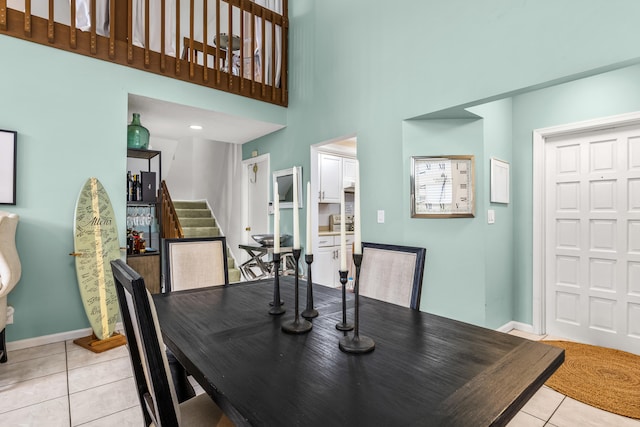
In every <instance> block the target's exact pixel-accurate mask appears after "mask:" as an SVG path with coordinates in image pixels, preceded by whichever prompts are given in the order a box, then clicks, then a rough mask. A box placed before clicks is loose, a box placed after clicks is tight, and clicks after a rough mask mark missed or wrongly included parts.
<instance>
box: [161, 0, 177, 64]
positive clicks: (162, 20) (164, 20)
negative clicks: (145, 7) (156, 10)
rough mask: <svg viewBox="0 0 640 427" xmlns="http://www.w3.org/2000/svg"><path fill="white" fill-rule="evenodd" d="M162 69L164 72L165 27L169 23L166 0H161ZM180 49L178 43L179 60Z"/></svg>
mask: <svg viewBox="0 0 640 427" xmlns="http://www.w3.org/2000/svg"><path fill="white" fill-rule="evenodd" d="M160 22H161V24H160V70H161V71H162V72H163V73H164V71H165V68H166V58H165V56H166V54H165V43H164V37H165V29H164V27H166V25H167V21H166V12H165V0H160ZM179 50H180V45H176V61H178V53H179Z"/></svg>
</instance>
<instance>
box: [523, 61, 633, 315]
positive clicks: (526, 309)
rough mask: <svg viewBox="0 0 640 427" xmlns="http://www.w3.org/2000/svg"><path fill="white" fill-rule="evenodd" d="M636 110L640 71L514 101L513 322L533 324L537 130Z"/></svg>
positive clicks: (589, 80)
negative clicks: (534, 200) (534, 162)
mask: <svg viewBox="0 0 640 427" xmlns="http://www.w3.org/2000/svg"><path fill="white" fill-rule="evenodd" d="M632 111H640V66H638V65H635V66H630V67H626V68H623V69H619V70H615V71H611V72H608V73H605V74H601V75H597V76H593V77H589V78H584V79H581V80H577V81H574V82H571V83H566V84H563V85H559V86H555V87H551V88H547V89H543V90H538V91H534V92H531V93H526V94H522V95H519V96H515V97H514V98H513V164H512V169H511V171H512V177H513V184H514V189H516V191H512V193H511V194H512V197H513V202H514V203H513V206H514V218H516V220H515V221H514V236H515V239H514V243H515V244H514V254H515V257H514V278H515V280H514V285H515V288H514V319H515V320H517V321H520V322H523V323H528V324H529V323H531V322H532V317H533V315H532V302H531V301H532V298H533V297H532V295H533V283H532V271H533V261H532V256H533V255H532V252H533V251H532V247H533V209H532V206H533V205H532V203H533V163H532V161H531V158H532V156H533V144H532V135H531V132H532V131H533V130H535V129H540V128H545V127H549V126H556V125H562V124H566V123H573V122H578V121H583V120H589V119H595V118H599V117H606V116H611V115H616V114H623V113H628V112H632Z"/></svg>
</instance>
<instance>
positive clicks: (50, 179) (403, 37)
mask: <svg viewBox="0 0 640 427" xmlns="http://www.w3.org/2000/svg"><path fill="white" fill-rule="evenodd" d="M637 16H640V2H637V1H635V0H616V1H615V2H613V3H612V2H604V1H591V2H584V1H581V0H563V1H561V2H558V1H556V0H539V1H535V2H534V1H530V0H479V1H474V2H470V1H468V0H451V1H447V2H442V1H434V0H401V1H399V2H389V3H386V4H376V5H375V7H373V6H372V3H371V2H370V1H368V0H351V1H349V2H344V1H337V0H323V1H313V0H296V1H293V2H290V25H291V32H290V40H289V48H290V49H289V53H290V57H289V65H290V74H289V89H290V105H289V108H288V109H284V108H280V107H276V106H272V105H269V104H266V103H261V102H255V101H251V100H248V99H244V98H241V97H238V96H234V95H230V94H226V93H223V92H219V91H215V90H209V89H206V88H202V87H200V86H196V85H192V84H189V83H184V82H179V81H174V80H172V79H168V78H164V77H161V76H156V75H153V74H149V73H144V72H140V71H135V70H130V69H127V68H126V67H121V66H117V65H113V64H109V63H107V62H102V61H97V60H93V59H91V58H85V57H82V56H78V55H74V54H70V53H66V52H63V51H58V50H56V49H51V48H48V47H45V46H38V45H35V44H32V43H28V42H24V41H20V40H17V39H13V38H10V37H6V36H2V35H0V53H1V54H2V64H3V66H2V68H1V71H0V98H1V99H2V102H1V103H0V128H2V129H11V130H16V131H18V132H19V147H18V159H19V160H18V204H17V206H2V207H1V208H2V209H4V210H9V211H13V212H16V213H18V214H20V215H21V222H20V225H19V228H18V236H17V240H18V242H17V243H18V249H19V250H20V253H21V259H22V262H23V278H22V280H21V282H20V283H19V284H18V286H17V287H16V289H15V290H14V291H13V292H12V293H11V294H10V295H9V302H10V304H12V305H13V306H14V307H15V308H16V314H15V324H14V325H11V326H10V327H9V328H7V334H8V337H7V338H8V340H9V341H13V340H19V339H24V338H30V337H36V336H40V335H46V334H53V333H57V332H64V331H69V330H75V329H79V328H84V327H88V322H87V320H86V317H85V315H84V311H83V310H82V306H81V302H80V298H79V294H78V291H77V284H76V279H75V271H74V267H73V259H72V258H71V257H69V256H68V253H69V252H71V251H72V250H73V239H72V235H73V233H72V224H73V208H74V205H75V199H76V197H77V193H78V191H79V189H80V187H81V185H82V183H83V182H84V181H85V180H86V179H87V178H88V177H89V176H96V177H98V178H99V179H100V180H101V181H102V182H103V184H104V185H105V187H106V189H107V191H109V193H110V194H111V196H112V199H113V202H114V205H115V208H116V213H117V215H119V217H120V218H121V223H120V224H119V225H120V229H121V234H122V235H123V236H124V219H125V218H124V217H125V212H124V211H125V210H124V198H120V197H119V195H120V194H122V190H121V188H122V187H123V186H124V172H125V168H126V159H125V142H124V141H125V132H126V123H127V122H128V121H129V120H130V118H129V117H128V113H127V96H128V94H129V93H133V94H137V95H142V96H147V97H151V98H158V99H161V100H166V101H171V102H176V103H181V104H186V105H191V106H194V107H199V108H204V109H210V110H216V111H221V112H225V113H228V114H234V115H242V116H245V117H249V118H255V119H258V120H263V121H269V122H274V123H280V124H285V125H287V127H286V128H285V129H283V130H281V131H279V132H276V133H274V134H272V135H269V136H267V137H264V138H261V139H260V140H257V141H255V142H252V143H248V144H245V146H243V157H244V158H248V157H250V153H251V151H253V150H257V151H258V152H259V153H260V154H264V153H267V152H268V153H271V167H272V169H273V170H278V169H283V168H287V167H291V166H292V165H294V164H295V165H302V166H303V171H304V172H303V174H304V176H303V181H305V182H306V181H307V180H308V179H309V178H310V176H309V171H310V167H309V166H310V156H309V146H310V145H312V144H316V143H319V142H323V141H327V140H330V139H333V138H336V137H339V136H344V135H351V134H356V135H357V137H358V158H359V159H360V161H361V180H362V193H363V196H362V211H363V218H362V225H363V238H364V239H365V240H373V241H381V242H390V243H405V244H422V245H424V246H425V247H427V248H428V255H427V257H428V258H427V273H426V274H425V285H424V286H425V288H424V295H425V296H426V297H425V299H424V301H423V305H422V308H423V309H426V310H429V311H434V312H437V313H440V314H444V315H448V316H451V317H455V318H458V319H462V320H466V321H471V322H474V323H478V324H485V325H489V326H498V325H499V324H501V323H503V320H505V319H506V320H508V319H510V318H514V319H515V320H519V321H522V322H525V323H529V322H530V321H531V286H532V285H531V270H532V265H531V264H532V262H531V233H532V229H531V222H532V218H531V205H532V190H531V188H532V181H531V180H532V164H531V130H532V129H534V128H536V127H541V126H548V125H552V124H558V123H563V122H565V121H573V120H578V119H583V118H589V117H595V116H598V115H608V114H615V113H618V112H624V111H630V110H638V109H640V105H638V103H639V102H638V101H636V100H638V99H640V97H638V87H637V83H636V82H637V81H640V79H639V78H638V70H637V69H636V68H635V67H632V68H629V69H623V70H619V71H613V72H611V73H607V74H603V75H600V76H595V77H592V78H590V79H585V80H583V81H579V82H575V83H570V84H568V85H565V86H559V87H553V88H549V89H544V90H539V91H537V92H532V93H528V94H520V93H521V92H524V91H525V90H527V89H530V88H536V89H540V88H542V87H545V86H548V85H550V84H551V83H558V82H564V81H568V80H572V79H575V77H576V76H580V77H584V76H588V75H595V74H596V73H599V72H602V71H607V70H611V69H614V68H616V67H620V66H621V65H622V64H631V63H633V62H635V61H636V60H637V58H638V57H639V56H640V49H639V48H638V43H637V40H639V39H640V27H639V26H638V25H637V18H636V17H637ZM542 29H544V30H542ZM505 95H508V96H515V97H514V99H513V104H512V108H511V112H510V111H509V106H508V104H502V103H498V104H496V105H492V104H488V105H486V106H484V107H483V108H482V109H481V110H482V114H481V113H480V111H477V112H476V113H477V114H478V115H479V116H481V117H482V118H481V119H476V120H463V121H460V120H458V122H457V123H453V122H447V121H446V120H433V118H434V117H433V116H432V117H430V118H431V119H432V120H411V119H414V118H417V117H421V116H425V115H430V114H431V113H434V112H438V111H440V110H445V109H448V108H450V107H455V106H459V105H467V106H469V105H472V104H473V105H480V104H485V103H487V102H488V101H493V100H496V99H498V98H502V97H504V96H505ZM505 102H506V101H505ZM510 114H513V121H512V126H513V130H512V131H511V130H510V129H509V126H510V125H509V121H510V119H509V115H510ZM143 123H144V118H143ZM510 133H511V134H512V141H513V142H512V145H511V147H509V144H508V139H509V134H510ZM427 137H428V138H429V139H427ZM443 137H446V141H449V142H446V141H445V139H444V138H443ZM436 150H437V151H438V152H440V153H444V154H448V153H451V154H455V153H456V152H460V153H463V152H464V153H471V154H475V155H476V162H477V163H476V166H477V171H476V173H477V175H476V176H477V179H478V180H480V179H482V180H483V181H484V182H479V183H478V186H477V187H478V192H477V193H476V197H477V201H478V205H477V216H476V218H475V219H462V220H457V219H456V220H450V221H445V220H435V221H431V220H417V219H416V220H412V219H411V218H410V217H409V204H408V194H409V186H408V177H409V173H410V171H409V156H410V155H412V154H417V153H418V154H422V155H427V154H432V151H436ZM444 150H446V152H445V151H444ZM494 155H495V156H496V157H501V158H505V160H512V163H511V166H512V169H511V171H512V203H510V204H509V205H508V206H506V207H505V206H498V205H495V206H494V205H491V204H490V203H489V201H488V187H487V186H488V183H487V179H488V167H489V163H488V158H489V157H490V156H494ZM510 157H511V158H510ZM489 207H491V208H494V209H496V215H497V223H496V225H494V226H489V225H487V224H486V210H487V209H488V208H489ZM378 209H384V210H385V213H386V222H385V223H384V224H377V222H376V210H378ZM284 216H285V215H283V222H284V221H285V220H286V218H284ZM509 221H512V223H513V226H512V230H509ZM287 222H289V221H288V220H287ZM302 223H304V221H302ZM301 225H302V228H304V225H303V224H301ZM283 228H284V227H283ZM283 231H286V230H283ZM458 248H461V249H458ZM460 251H462V255H464V256H463V257H459V256H456V255H458V254H459V252H460ZM493 254H496V256H495V257H494V255H493ZM502 259H506V260H508V262H506V263H504V264H503V263H502ZM511 299H512V300H513V301H514V303H513V304H512V306H510V304H509V302H508V301H509V300H511Z"/></svg>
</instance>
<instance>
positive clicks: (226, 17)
mask: <svg viewBox="0 0 640 427" xmlns="http://www.w3.org/2000/svg"><path fill="white" fill-rule="evenodd" d="M260 3H263V4H269V7H270V8H268V7H266V6H261V5H260ZM196 6H197V7H196ZM276 10H277V11H276ZM287 15H288V0H197V1H196V0H182V1H181V0H117V1H116V0H48V1H47V0H36V1H31V0H0V34H6V35H9V36H12V37H17V38H20V39H23V40H28V41H32V42H35V43H39V44H42V45H45V46H51V47H55V48H58V49H63V50H66V51H69V52H75V53H78V54H81V55H85V56H90V57H93V58H96V59H101V60H104V61H109V62H113V63H117V64H120V65H125V66H128V67H132V68H136V69H139V70H144V71H148V72H151V73H155V74H160V75H163V76H167V77H171V78H174V79H178V80H183V81H187V82H191V83H195V84H198V85H201V86H206V87H210V88H214V89H219V90H223V91H225V92H230V93H235V94H238V95H242V96H246V97H249V98H253V99H258V100H261V101H265V102H270V103H272V104H277V105H282V106H286V105H287V103H288V90H287V74H288V73H287V62H288V61H287V57H288V52H287V49H288V43H287V39H288V30H289V21H288V18H287Z"/></svg>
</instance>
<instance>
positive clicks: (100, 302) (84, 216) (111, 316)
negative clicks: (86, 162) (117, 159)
mask: <svg viewBox="0 0 640 427" xmlns="http://www.w3.org/2000/svg"><path fill="white" fill-rule="evenodd" d="M73 223H74V224H73V228H74V239H73V243H74V251H75V252H74V253H73V255H75V260H76V274H77V276H78V286H79V287H80V297H81V298H82V303H83V305H84V309H85V311H86V313H87V317H88V319H89V323H90V324H91V328H92V329H93V333H94V336H92V337H87V338H80V339H78V340H76V341H75V342H76V344H79V345H82V346H83V347H86V348H89V349H90V350H92V351H95V352H101V351H104V350H108V349H109V348H113V347H117V346H118V345H122V344H124V341H123V342H121V343H120V342H118V343H116V342H112V343H110V344H107V343H106V341H110V340H113V339H114V338H117V341H121V340H122V339H123V338H124V337H123V336H121V335H119V334H114V329H115V326H116V321H117V319H118V314H119V308H118V296H117V294H116V288H115V284H114V281H113V274H112V273H111V263H110V262H111V261H112V260H114V259H118V258H120V246H119V243H118V227H117V224H116V220H115V215H114V212H113V207H112V206H111V201H110V200H109V195H108V194H107V192H106V190H105V189H104V187H103V186H102V184H101V183H100V181H98V179H97V178H89V179H88V180H87V182H86V183H85V184H84V186H83V187H82V190H80V194H79V195H78V200H77V202H76V210H75V217H74V221H73ZM118 337H119V338H118Z"/></svg>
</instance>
